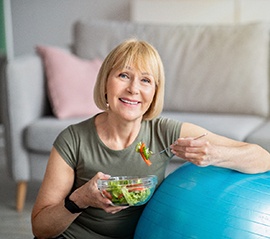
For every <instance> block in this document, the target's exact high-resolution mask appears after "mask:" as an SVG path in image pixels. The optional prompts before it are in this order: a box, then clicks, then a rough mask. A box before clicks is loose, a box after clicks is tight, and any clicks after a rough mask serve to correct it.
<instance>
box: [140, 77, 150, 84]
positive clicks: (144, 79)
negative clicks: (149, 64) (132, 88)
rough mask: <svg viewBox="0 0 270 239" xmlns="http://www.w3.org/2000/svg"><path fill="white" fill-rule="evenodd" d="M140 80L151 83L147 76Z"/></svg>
mask: <svg viewBox="0 0 270 239" xmlns="http://www.w3.org/2000/svg"><path fill="white" fill-rule="evenodd" d="M142 82H143V83H147V84H151V82H152V81H151V80H150V79H148V78H143V79H142Z"/></svg>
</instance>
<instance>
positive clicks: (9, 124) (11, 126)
mask: <svg viewBox="0 0 270 239" xmlns="http://www.w3.org/2000/svg"><path fill="white" fill-rule="evenodd" d="M5 70H6V72H5V73H6V75H5V77H4V82H3V96H4V98H3V110H4V114H3V124H4V127H5V140H6V142H5V143H6V150H7V152H6V153H7V159H8V160H7V163H8V166H9V169H10V172H11V175H12V177H13V178H14V180H15V181H28V180H29V179H30V172H29V163H30V162H29V159H28V155H27V154H28V153H27V151H26V149H25V145H24V135H23V132H24V129H25V127H26V126H27V125H28V124H30V122H32V121H34V120H35V119H37V118H39V117H41V116H42V115H44V114H45V111H46V90H45V89H46V88H45V85H44V72H43V66H42V62H41V59H40V58H39V57H38V56H35V55H33V56H32V55H31V56H22V57H18V58H15V59H14V60H12V61H10V62H8V63H7V65H6V69H5Z"/></svg>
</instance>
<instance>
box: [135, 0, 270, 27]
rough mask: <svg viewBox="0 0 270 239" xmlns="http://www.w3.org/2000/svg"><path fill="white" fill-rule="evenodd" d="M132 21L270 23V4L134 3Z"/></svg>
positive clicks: (265, 0) (260, 0)
mask: <svg viewBox="0 0 270 239" xmlns="http://www.w3.org/2000/svg"><path fill="white" fill-rule="evenodd" d="M131 19H132V20H133V21H136V22H148V23H156V24H164V23H167V24H176V23H183V24H239V23H247V22H254V21H263V22H270V0H132V4H131Z"/></svg>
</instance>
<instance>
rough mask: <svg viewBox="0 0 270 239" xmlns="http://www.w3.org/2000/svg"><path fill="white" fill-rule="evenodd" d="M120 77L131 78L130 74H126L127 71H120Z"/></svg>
mask: <svg viewBox="0 0 270 239" xmlns="http://www.w3.org/2000/svg"><path fill="white" fill-rule="evenodd" d="M119 77H120V78H123V79H129V76H128V74H126V73H120V74H119Z"/></svg>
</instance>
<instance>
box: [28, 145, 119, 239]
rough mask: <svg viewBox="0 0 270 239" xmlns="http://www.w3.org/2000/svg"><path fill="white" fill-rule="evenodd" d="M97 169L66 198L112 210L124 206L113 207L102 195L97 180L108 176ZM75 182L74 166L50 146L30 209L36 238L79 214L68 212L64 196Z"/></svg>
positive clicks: (54, 231) (62, 228)
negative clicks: (38, 186)
mask: <svg viewBox="0 0 270 239" xmlns="http://www.w3.org/2000/svg"><path fill="white" fill-rule="evenodd" d="M108 177H109V176H108V175H105V174H103V173H101V172H99V173H97V174H96V176H95V177H93V178H92V179H91V180H90V181H88V182H87V183H86V184H84V185H83V186H81V187H80V188H78V189H77V190H75V191H74V192H73V193H72V194H71V195H70V196H69V198H70V199H71V200H72V201H74V202H75V203H76V204H77V205H78V206H79V207H80V208H86V207H88V206H92V207H98V208H102V209H104V210H105V211H106V212H108V213H113V212H117V211H120V210H121V209H123V208H122V207H112V206H111V205H110V204H111V201H110V200H109V199H107V198H104V197H102V196H101V194H100V192H99V190H98V188H97V185H96V181H97V179H98V178H108ZM73 183H74V170H73V169H72V168H71V167H70V166H69V165H68V164H67V163H66V162H65V161H64V160H63V158H62V157H61V156H60V154H59V153H58V152H57V151H56V149H55V148H53V149H52V152H51V155H50V158H49V161H48V165H47V169H46V173H45V176H44V180H43V183H42V185H41V188H40V191H39V193H38V196H37V200H36V203H35V205H34V207H33V211H32V230H33V234H34V235H35V236H36V237H37V238H51V237H55V236H57V235H60V234H61V233H62V232H63V231H65V230H66V229H67V228H68V226H69V225H70V224H71V223H72V222H73V221H74V220H75V219H76V218H77V217H78V216H79V215H80V213H75V214H73V213H71V212H70V211H68V210H67V209H66V208H65V206H64V200H65V197H66V196H67V195H68V194H69V193H70V191H71V189H72V186H73Z"/></svg>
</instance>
